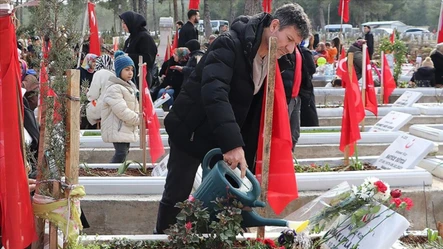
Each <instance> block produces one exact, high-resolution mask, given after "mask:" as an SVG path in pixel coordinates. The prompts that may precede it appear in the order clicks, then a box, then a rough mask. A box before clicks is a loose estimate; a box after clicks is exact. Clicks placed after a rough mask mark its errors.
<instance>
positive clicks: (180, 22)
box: [175, 21, 183, 26]
mask: <svg viewBox="0 0 443 249" xmlns="http://www.w3.org/2000/svg"><path fill="white" fill-rule="evenodd" d="M175 24H178V25H180V26H183V22H182V21H177V22H176V23H175Z"/></svg>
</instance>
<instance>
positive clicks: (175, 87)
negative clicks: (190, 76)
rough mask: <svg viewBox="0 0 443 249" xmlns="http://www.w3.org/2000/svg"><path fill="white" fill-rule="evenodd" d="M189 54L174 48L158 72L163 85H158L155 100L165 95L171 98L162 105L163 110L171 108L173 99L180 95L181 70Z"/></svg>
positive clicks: (185, 50)
mask: <svg viewBox="0 0 443 249" xmlns="http://www.w3.org/2000/svg"><path fill="white" fill-rule="evenodd" d="M189 54H190V52H189V49H188V48H176V49H175V50H174V52H173V54H172V55H173V56H172V57H171V59H169V60H168V61H167V62H165V63H163V66H162V69H161V71H160V75H161V77H162V78H163V83H162V84H161V85H160V91H159V92H158V94H157V99H158V98H161V97H162V96H163V95H164V94H166V93H167V94H168V95H169V96H170V97H171V98H170V99H168V100H167V101H166V102H165V103H164V105H163V107H164V109H165V110H169V109H170V108H171V106H172V104H173V103H174V99H176V98H177V97H178V94H179V93H180V90H181V86H182V84H183V73H182V72H181V70H182V69H183V66H185V65H186V63H187V62H188V59H189Z"/></svg>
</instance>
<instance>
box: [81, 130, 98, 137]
mask: <svg viewBox="0 0 443 249" xmlns="http://www.w3.org/2000/svg"><path fill="white" fill-rule="evenodd" d="M101 134H102V133H101V132H100V131H85V132H83V136H84V137H90V136H91V137H92V136H101Z"/></svg>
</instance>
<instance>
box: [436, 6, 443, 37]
mask: <svg viewBox="0 0 443 249" xmlns="http://www.w3.org/2000/svg"><path fill="white" fill-rule="evenodd" d="M441 42H443V1H442V2H441V7H440V17H439V19H438V32H437V43H441Z"/></svg>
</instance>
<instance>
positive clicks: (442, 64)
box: [430, 43, 443, 88]
mask: <svg viewBox="0 0 443 249" xmlns="http://www.w3.org/2000/svg"><path fill="white" fill-rule="evenodd" d="M430 57H431V59H432V62H434V68H435V87H438V88H442V87H443V43H439V44H437V47H436V48H435V49H434V50H432V52H431V55H430Z"/></svg>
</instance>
